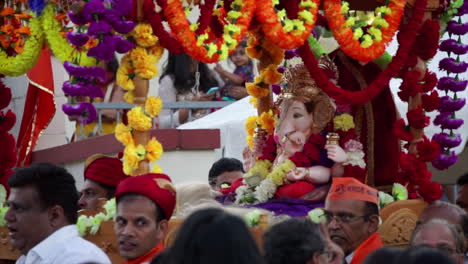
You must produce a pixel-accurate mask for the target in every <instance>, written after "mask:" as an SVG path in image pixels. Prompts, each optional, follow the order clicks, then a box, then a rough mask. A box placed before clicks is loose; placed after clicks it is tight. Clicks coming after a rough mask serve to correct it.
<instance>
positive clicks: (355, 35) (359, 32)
mask: <svg viewBox="0 0 468 264" xmlns="http://www.w3.org/2000/svg"><path fill="white" fill-rule="evenodd" d="M363 34H364V32H363V31H362V28H356V29H355V30H354V33H353V39H354V40H358V39H360V38H361V37H362V35H363Z"/></svg>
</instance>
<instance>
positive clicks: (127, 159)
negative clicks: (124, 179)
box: [123, 144, 142, 175]
mask: <svg viewBox="0 0 468 264" xmlns="http://www.w3.org/2000/svg"><path fill="white" fill-rule="evenodd" d="M138 146H141V145H138ZM123 160H124V162H123V167H124V172H125V174H127V175H132V173H133V171H134V170H135V169H136V168H138V165H139V163H140V161H141V160H142V159H141V157H140V156H139V153H138V147H136V146H135V145H134V144H129V145H127V146H126V147H125V150H124V154H123Z"/></svg>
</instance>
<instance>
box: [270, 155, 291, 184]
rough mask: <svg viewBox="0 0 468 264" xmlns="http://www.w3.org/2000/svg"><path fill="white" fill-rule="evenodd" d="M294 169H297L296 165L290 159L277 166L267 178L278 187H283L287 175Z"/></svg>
mask: <svg viewBox="0 0 468 264" xmlns="http://www.w3.org/2000/svg"><path fill="white" fill-rule="evenodd" d="M294 168H296V164H294V162H292V161H291V160H290V159H287V160H285V161H284V162H283V163H281V164H279V165H278V166H276V167H275V168H274V169H273V171H272V172H270V173H269V174H268V175H267V177H266V178H267V179H270V180H272V181H273V182H274V183H275V184H276V185H277V186H280V185H283V182H284V179H285V178H286V174H287V173H288V172H289V171H290V170H292V169H294Z"/></svg>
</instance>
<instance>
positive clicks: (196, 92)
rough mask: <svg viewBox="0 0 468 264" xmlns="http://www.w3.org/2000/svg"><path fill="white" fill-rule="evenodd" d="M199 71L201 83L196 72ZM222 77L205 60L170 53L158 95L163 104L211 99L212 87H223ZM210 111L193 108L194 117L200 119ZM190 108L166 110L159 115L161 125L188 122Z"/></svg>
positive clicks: (166, 125)
mask: <svg viewBox="0 0 468 264" xmlns="http://www.w3.org/2000/svg"><path fill="white" fill-rule="evenodd" d="M198 74H199V83H197V75H198ZM221 85H222V81H221V79H219V76H217V75H216V74H215V73H214V72H213V71H211V70H210V69H209V68H208V66H207V65H206V64H204V63H201V62H198V61H196V60H195V59H192V58H191V57H190V56H188V55H187V54H178V55H174V54H169V58H168V61H167V65H166V67H165V69H164V72H163V74H162V75H161V77H160V78H159V96H160V97H161V99H162V101H163V103H169V102H178V101H211V100H212V99H213V97H214V93H213V94H207V92H208V91H209V90H210V88H213V87H220V86H221ZM206 113H207V111H205V110H197V111H193V112H192V114H193V117H194V118H200V117H202V116H203V115H204V114H206ZM188 117H189V109H179V110H177V111H175V112H174V113H171V111H170V110H168V109H166V110H163V111H162V112H161V114H160V115H159V127H160V128H168V127H171V126H178V125H180V124H183V123H185V122H187V120H188Z"/></svg>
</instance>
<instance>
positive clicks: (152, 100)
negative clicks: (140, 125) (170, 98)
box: [145, 96, 163, 117]
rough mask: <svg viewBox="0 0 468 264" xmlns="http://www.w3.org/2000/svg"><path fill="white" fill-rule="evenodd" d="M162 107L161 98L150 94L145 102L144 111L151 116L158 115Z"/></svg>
mask: <svg viewBox="0 0 468 264" xmlns="http://www.w3.org/2000/svg"><path fill="white" fill-rule="evenodd" d="M162 107H163V104H162V100H161V98H160V97H157V98H156V97H154V96H150V97H148V99H146V102H145V112H146V113H147V114H148V115H150V116H151V117H155V116H158V115H159V113H161V109H162Z"/></svg>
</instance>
